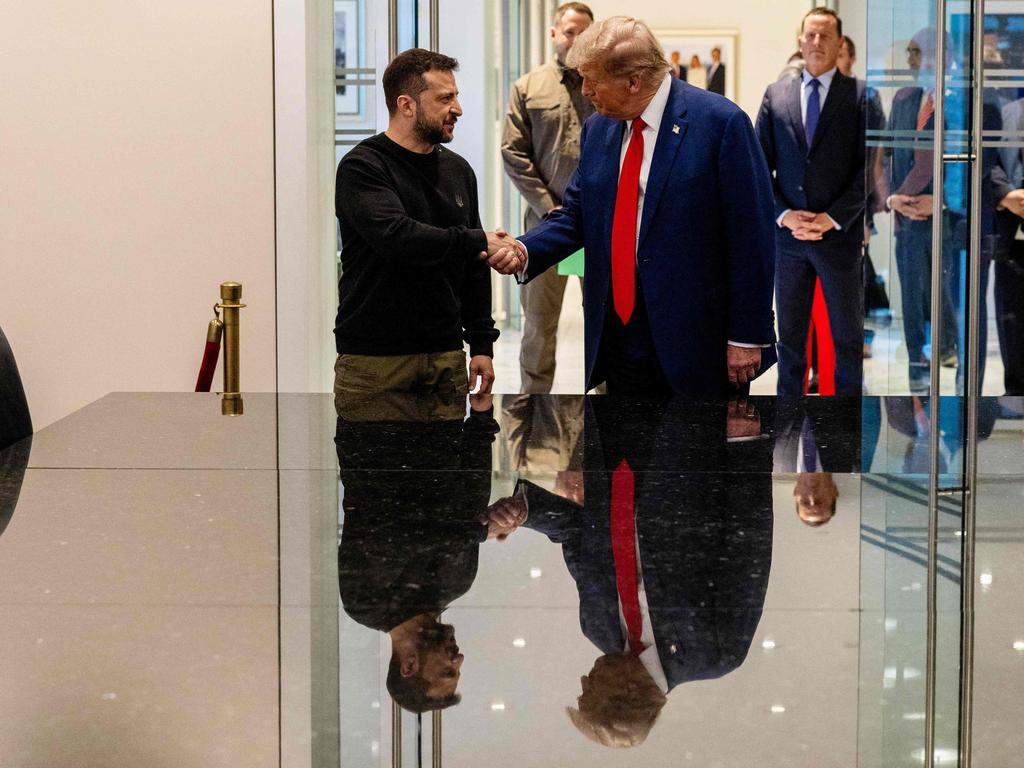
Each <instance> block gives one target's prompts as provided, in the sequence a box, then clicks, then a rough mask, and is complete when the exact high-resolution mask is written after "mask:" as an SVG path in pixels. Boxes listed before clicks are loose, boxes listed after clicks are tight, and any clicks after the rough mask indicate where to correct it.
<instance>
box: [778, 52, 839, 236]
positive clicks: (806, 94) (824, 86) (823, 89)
mask: <svg viewBox="0 0 1024 768" xmlns="http://www.w3.org/2000/svg"><path fill="white" fill-rule="evenodd" d="M835 76H836V68H835V67H832V69H830V70H829V71H828V72H825V73H823V74H820V75H818V77H817V78H815V77H814V76H813V75H812V74H811V73H810V72H808V71H807V70H806V69H804V75H803V87H801V88H800V119H801V120H803V123H804V126H805V127H806V125H807V101H808V99H810V97H811V80H815V79H817V81H818V82H819V83H820V85H819V86H818V101H819V103H820V106H821V112H819V113H818V117H819V118H820V117H821V113H822V112H824V111H825V99H827V98H828V91H829V89H830V88H831V87H832V80H833V79H834V78H835ZM791 210H793V209H792V208H787V209H786V210H784V211H783V212H782V215H781V216H779V218H777V219H776V220H775V223H776V224H777V225H778V226H779V227H781V226H782V220H783V219H784V218H786V214H787V213H789V212H790V211H791ZM825 215H826V216H828V214H825ZM828 218H829V221H831V222H832V226H834V227H835V228H836V229H837V230H839V229H842V227H840V226H839V222H838V221H836V220H835V219H833V218H832V217H831V216H829V217H828Z"/></svg>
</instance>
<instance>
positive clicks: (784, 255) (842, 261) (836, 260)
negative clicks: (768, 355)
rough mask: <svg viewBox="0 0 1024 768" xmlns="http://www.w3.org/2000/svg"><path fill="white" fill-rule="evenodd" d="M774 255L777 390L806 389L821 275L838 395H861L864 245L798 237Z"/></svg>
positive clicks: (797, 391)
mask: <svg viewBox="0 0 1024 768" xmlns="http://www.w3.org/2000/svg"><path fill="white" fill-rule="evenodd" d="M790 239H792V238H790ZM776 254H777V255H776V263H775V301H776V308H777V311H778V317H779V388H778V393H779V394H780V395H802V394H803V383H804V374H805V372H806V370H807V332H808V328H809V327H810V323H811V306H812V305H813V303H814V283H815V280H816V279H817V278H821V290H822V292H823V293H824V295H825V305H826V307H827V308H828V322H829V325H830V326H831V330H832V340H833V342H834V344H835V350H836V394H837V395H860V394H861V390H862V388H863V381H864V357H863V356H864V261H863V259H864V257H863V254H862V252H861V246H860V244H859V243H857V244H853V245H843V246H831V247H823V246H822V245H821V244H820V243H802V242H798V241H796V240H794V241H793V242H792V243H789V242H787V243H785V244H781V243H780V244H779V247H778V250H777V252H776Z"/></svg>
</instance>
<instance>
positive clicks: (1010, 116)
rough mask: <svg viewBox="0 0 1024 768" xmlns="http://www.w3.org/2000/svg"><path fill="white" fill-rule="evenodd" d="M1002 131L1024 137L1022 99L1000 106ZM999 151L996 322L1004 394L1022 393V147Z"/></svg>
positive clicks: (1010, 136)
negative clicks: (1001, 174) (1000, 181)
mask: <svg viewBox="0 0 1024 768" xmlns="http://www.w3.org/2000/svg"><path fill="white" fill-rule="evenodd" d="M1003 130H1004V131H1007V134H1006V135H1007V141H1008V142H1014V143H1017V144H1019V143H1020V142H1021V141H1022V140H1024V99H1021V100H1018V101H1013V102H1011V103H1009V104H1007V105H1006V106H1005V107H1003ZM999 154H1000V157H1001V163H1002V166H1003V170H1004V171H1005V175H1006V186H1005V187H1003V188H1002V189H1001V190H999V191H997V193H996V196H997V199H998V208H997V210H998V212H997V214H996V226H997V228H998V236H999V239H1000V248H999V256H1000V257H999V258H997V259H996V266H995V299H996V323H997V327H998V329H999V350H1000V352H1001V353H1002V357H1003V370H1004V376H1003V383H1004V385H1005V387H1006V394H1008V395H1024V230H1022V226H1024V149H1021V148H1020V147H1019V146H1017V147H1008V148H1007V149H1003V150H1001V151H1000V153H999Z"/></svg>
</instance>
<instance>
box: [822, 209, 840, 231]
mask: <svg viewBox="0 0 1024 768" xmlns="http://www.w3.org/2000/svg"><path fill="white" fill-rule="evenodd" d="M825 215H826V216H828V214H827V213H826V214H825ZM828 220H829V221H831V222H832V226H833V227H835V228H836V230H838V231H840V232H842V231H843V228H842V227H840V226H839V222H838V221H836V220H835V219H833V218H832V217H831V216H828Z"/></svg>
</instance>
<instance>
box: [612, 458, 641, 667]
mask: <svg viewBox="0 0 1024 768" xmlns="http://www.w3.org/2000/svg"><path fill="white" fill-rule="evenodd" d="M633 489H634V483H633V470H632V469H630V468H629V462H628V461H626V460H625V459H623V460H622V462H621V463H620V464H619V466H618V467H616V469H615V471H614V472H613V473H612V556H613V557H614V558H615V585H616V587H617V588H618V591H619V600H621V601H622V615H623V616H624V617H625V619H626V631H627V632H628V634H629V650H630V651H631V652H632V653H633V654H634V655H636V656H639V655H640V653H641V652H642V651H643V649H644V646H643V643H642V642H641V640H640V636H641V635H642V634H643V620H642V619H641V617H640V598H639V595H638V592H637V584H636V519H635V517H634V513H633Z"/></svg>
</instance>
